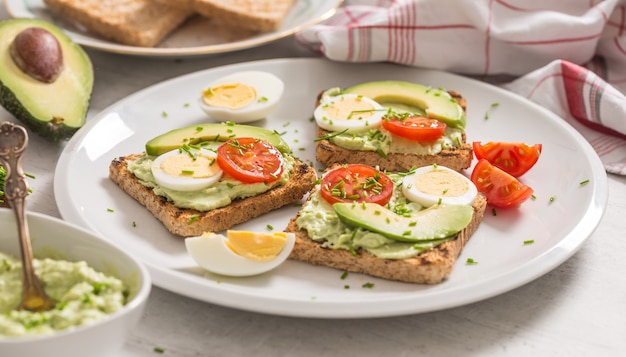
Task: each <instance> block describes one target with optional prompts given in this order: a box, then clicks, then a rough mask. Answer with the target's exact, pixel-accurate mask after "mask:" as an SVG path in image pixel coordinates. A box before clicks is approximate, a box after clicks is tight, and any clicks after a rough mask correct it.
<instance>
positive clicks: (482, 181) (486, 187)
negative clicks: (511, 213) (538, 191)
mask: <svg viewBox="0 0 626 357" xmlns="http://www.w3.org/2000/svg"><path fill="white" fill-rule="evenodd" d="M471 180H472V182H473V183H474V185H476V188H477V189H478V191H480V192H482V193H484V194H485V197H486V198H487V202H488V203H489V204H490V205H492V206H494V207H501V208H509V207H518V206H519V205H521V204H522V203H524V202H525V201H526V200H528V199H529V198H530V196H532V194H533V189H532V188H530V186H527V185H524V184H522V183H521V182H520V181H519V180H518V179H516V178H515V177H513V176H511V175H510V174H508V173H507V172H505V171H503V170H501V169H499V168H497V167H496V166H493V165H492V164H490V163H489V161H487V160H485V159H481V160H479V161H478V163H477V164H476V166H474V170H473V171H472V175H471Z"/></svg>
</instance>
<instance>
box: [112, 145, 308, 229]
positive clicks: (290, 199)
mask: <svg viewBox="0 0 626 357" xmlns="http://www.w3.org/2000/svg"><path fill="white" fill-rule="evenodd" d="M139 156H140V154H133V155H128V156H122V157H118V158H115V159H114V160H112V161H111V164H110V165H109V178H110V179H111V180H112V181H113V182H115V183H116V184H117V185H118V186H119V187H120V188H121V189H122V190H124V192H126V193H127V194H129V195H130V196H131V197H133V198H134V199H135V200H137V201H138V202H139V203H141V204H142V205H143V206H145V207H146V208H147V209H148V211H150V212H151V213H152V214H153V215H154V216H155V217H156V218H157V219H158V220H159V221H161V223H163V225H164V226H165V227H166V228H167V229H168V230H169V231H170V232H171V233H172V234H175V235H177V236H181V237H191V236H198V235H201V234H202V233H204V232H219V231H222V230H225V229H229V228H231V227H233V226H234V225H236V224H239V223H243V222H246V221H249V220H251V219H252V218H255V217H258V216H260V215H262V214H264V213H267V212H270V211H272V210H275V209H278V208H280V207H283V206H286V205H289V204H293V203H296V202H298V201H300V200H301V199H302V198H303V197H304V196H305V195H306V193H308V192H309V191H310V190H311V189H312V188H313V186H314V184H315V180H316V179H317V174H316V172H315V170H314V169H313V168H312V167H311V166H310V165H308V164H306V163H304V162H302V161H300V160H296V163H295V164H294V167H293V170H292V173H291V177H290V178H289V181H288V183H287V184H286V185H284V186H277V187H274V188H272V189H271V190H269V191H267V192H265V193H262V194H259V195H256V196H252V197H247V198H243V199H237V200H234V201H233V202H232V203H231V204H230V205H228V206H226V207H223V208H218V209H213V210H210V211H207V212H200V211H197V210H195V209H188V208H179V207H176V206H175V205H174V203H173V202H171V201H169V200H168V199H167V198H165V197H163V196H159V195H156V194H155V193H154V192H153V191H152V189H151V188H149V187H146V186H144V185H143V184H141V182H140V181H139V179H138V178H137V177H136V176H135V175H134V174H133V173H132V172H131V171H130V170H129V169H128V160H136V159H137V158H138V157H139ZM190 222H193V223H191V224H190Z"/></svg>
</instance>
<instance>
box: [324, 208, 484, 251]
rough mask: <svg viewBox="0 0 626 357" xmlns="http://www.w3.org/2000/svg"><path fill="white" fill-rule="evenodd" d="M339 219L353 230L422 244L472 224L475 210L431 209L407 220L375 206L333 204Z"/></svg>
mask: <svg viewBox="0 0 626 357" xmlns="http://www.w3.org/2000/svg"><path fill="white" fill-rule="evenodd" d="M333 208H334V209H335V212H337V215H338V216H339V218H340V219H341V220H342V221H343V222H345V223H346V224H348V225H351V226H353V227H361V228H365V229H367V230H368V231H371V232H376V233H380V234H381V235H383V236H385V237H387V238H390V239H395V240H398V241H402V242H421V241H427V240H435V239H441V238H446V237H450V236H452V235H455V234H457V233H458V232H459V231H461V230H462V229H463V228H465V227H466V226H467V225H468V224H469V222H470V221H471V220H472V215H473V213H474V209H473V208H472V207H471V206H468V205H444V204H442V205H433V206H431V207H429V208H426V209H424V210H421V211H418V212H414V213H413V214H411V216H410V217H404V216H400V215H397V214H395V213H393V212H392V211H391V210H389V209H387V208H385V207H383V206H381V205H379V204H376V203H335V204H334V205H333Z"/></svg>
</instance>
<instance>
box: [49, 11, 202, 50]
mask: <svg viewBox="0 0 626 357" xmlns="http://www.w3.org/2000/svg"><path fill="white" fill-rule="evenodd" d="M44 3H45V4H46V5H47V7H48V8H49V9H50V10H51V11H52V12H54V13H55V14H57V15H59V16H60V17H62V18H63V19H65V20H67V21H69V22H73V23H75V24H77V25H78V26H79V27H83V28H86V29H87V30H89V31H92V32H94V33H96V34H98V35H100V36H102V37H103V38H106V39H108V40H111V41H114V42H117V43H120V44H124V45H129V46H138V47H155V46H157V45H158V44H159V43H160V42H161V41H162V40H163V39H164V38H165V37H166V36H167V35H168V34H170V33H171V32H172V31H173V30H175V29H176V28H177V27H178V26H180V25H181V24H182V23H183V22H184V21H185V20H187V18H189V17H191V16H192V15H193V11H189V10H184V9H180V8H176V7H172V6H169V5H166V4H163V3H159V2H156V1H154V0H44Z"/></svg>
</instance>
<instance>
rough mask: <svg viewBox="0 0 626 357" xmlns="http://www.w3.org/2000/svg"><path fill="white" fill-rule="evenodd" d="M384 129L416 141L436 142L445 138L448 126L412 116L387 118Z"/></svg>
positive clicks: (435, 120) (434, 120)
mask: <svg viewBox="0 0 626 357" xmlns="http://www.w3.org/2000/svg"><path fill="white" fill-rule="evenodd" d="M383 128H385V129H387V130H389V131H390V132H391V133H392V134H394V135H397V136H401V137H403V138H407V139H411V140H415V141H435V140H437V139H439V138H441V137H442V136H443V133H444V132H445V131H446V124H445V123H443V122H441V121H439V120H437V119H431V118H425V117H422V116H417V115H411V116H407V117H402V116H400V117H385V119H384V120H383Z"/></svg>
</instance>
